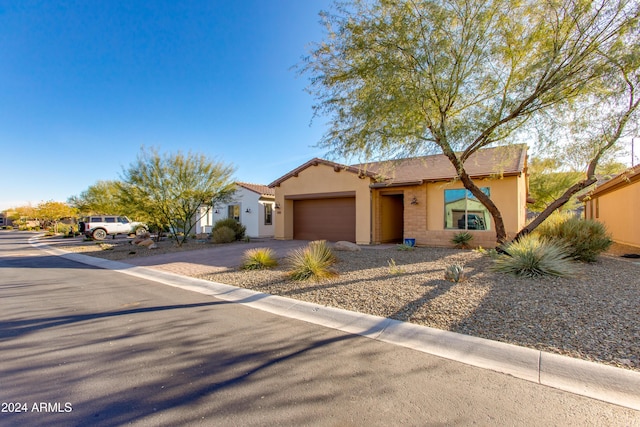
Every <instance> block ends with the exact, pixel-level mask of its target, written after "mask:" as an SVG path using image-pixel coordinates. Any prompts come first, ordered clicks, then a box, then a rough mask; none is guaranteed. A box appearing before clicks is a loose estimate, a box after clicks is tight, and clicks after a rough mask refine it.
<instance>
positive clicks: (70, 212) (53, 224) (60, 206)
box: [36, 200, 77, 233]
mask: <svg viewBox="0 0 640 427" xmlns="http://www.w3.org/2000/svg"><path fill="white" fill-rule="evenodd" d="M36 215H37V218H38V219H39V220H40V221H41V223H42V224H43V226H44V227H45V228H47V229H50V230H51V231H52V232H53V233H58V232H60V230H59V222H60V220H61V219H64V218H74V217H75V216H76V215H77V210H76V209H75V208H72V207H71V206H69V205H67V204H66V203H63V202H54V201H53V200H50V201H48V202H42V203H40V204H39V205H38V206H37V207H36ZM67 231H68V230H67Z"/></svg>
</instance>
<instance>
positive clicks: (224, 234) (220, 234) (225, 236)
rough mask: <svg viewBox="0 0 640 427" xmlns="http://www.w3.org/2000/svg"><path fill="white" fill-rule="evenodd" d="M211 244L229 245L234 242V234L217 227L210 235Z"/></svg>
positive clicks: (227, 229)
mask: <svg viewBox="0 0 640 427" xmlns="http://www.w3.org/2000/svg"><path fill="white" fill-rule="evenodd" d="M211 240H212V241H213V243H231V242H233V241H235V240H236V233H235V231H233V229H231V228H229V227H218V228H217V229H215V230H213V232H212V233H211Z"/></svg>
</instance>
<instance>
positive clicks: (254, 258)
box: [240, 248, 278, 270]
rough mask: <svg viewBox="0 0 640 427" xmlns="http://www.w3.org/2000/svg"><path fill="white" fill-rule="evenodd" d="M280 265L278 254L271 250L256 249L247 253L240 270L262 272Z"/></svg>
mask: <svg viewBox="0 0 640 427" xmlns="http://www.w3.org/2000/svg"><path fill="white" fill-rule="evenodd" d="M276 265H278V260H277V259H276V254H275V252H274V251H273V249H271V248H254V249H249V250H247V251H245V253H244V257H243V260H242V265H241V266H240V268H242V269H243V270H260V269H263V268H272V267H275V266H276Z"/></svg>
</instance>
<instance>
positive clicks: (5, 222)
mask: <svg viewBox="0 0 640 427" xmlns="http://www.w3.org/2000/svg"><path fill="white" fill-rule="evenodd" d="M10 225H13V222H12V221H11V220H10V219H9V218H7V214H6V213H4V212H0V227H7V226H10Z"/></svg>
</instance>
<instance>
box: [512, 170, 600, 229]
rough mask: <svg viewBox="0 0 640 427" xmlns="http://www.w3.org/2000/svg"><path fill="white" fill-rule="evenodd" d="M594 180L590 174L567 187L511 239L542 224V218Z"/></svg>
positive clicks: (545, 217) (546, 216)
mask: <svg viewBox="0 0 640 427" xmlns="http://www.w3.org/2000/svg"><path fill="white" fill-rule="evenodd" d="M596 181H597V179H596V178H595V176H591V177H590V178H586V179H583V180H582V181H580V182H578V183H577V184H574V185H573V186H571V187H569V189H568V190H567V191H565V192H564V194H563V195H562V196H560V197H558V198H557V199H556V200H554V201H553V202H552V203H551V204H550V205H549V206H547V207H546V209H545V210H544V211H542V212H541V213H540V215H538V216H537V217H536V218H535V219H534V220H533V221H531V222H530V223H529V224H527V225H526V226H525V227H524V228H523V229H522V230H520V231H519V232H518V234H516V237H514V238H513V240H514V241H515V240H518V239H519V238H521V237H522V236H526V235H527V234H529V233H531V232H532V231H533V230H535V229H536V228H537V227H538V226H539V225H540V224H542V223H543V222H544V220H545V219H547V218H548V217H549V215H551V214H552V213H553V212H554V211H555V210H556V209H560V208H561V207H562V206H563V205H564V204H565V203H567V202H568V201H569V199H570V198H571V196H573V195H574V194H576V193H578V192H579V191H581V190H583V189H585V188H587V187H589V186H590V185H592V184H594V183H595V182H596Z"/></svg>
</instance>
